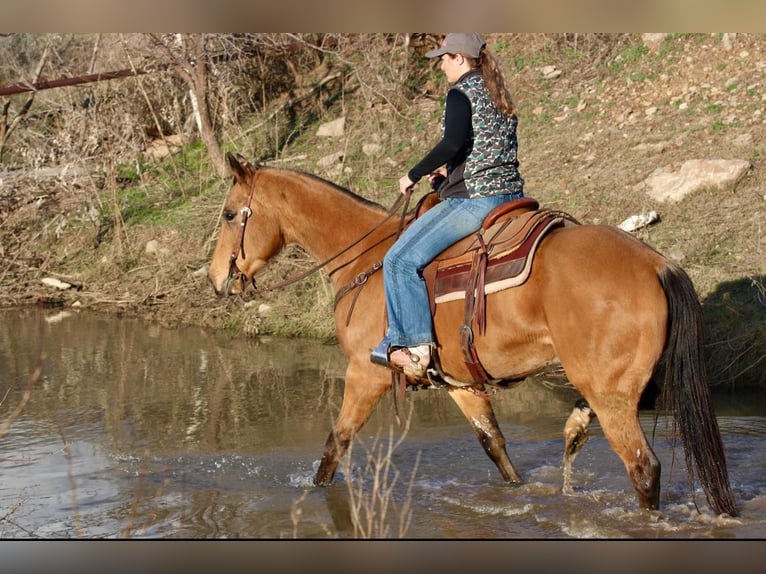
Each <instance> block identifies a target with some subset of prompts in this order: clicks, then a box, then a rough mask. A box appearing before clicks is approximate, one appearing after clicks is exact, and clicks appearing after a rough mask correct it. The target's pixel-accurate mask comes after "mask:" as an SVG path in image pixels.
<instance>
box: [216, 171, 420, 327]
mask: <svg viewBox="0 0 766 574" xmlns="http://www.w3.org/2000/svg"><path fill="white" fill-rule="evenodd" d="M257 177H258V170H257V169H255V170H254V172H253V175H252V177H251V178H250V192H249V194H248V198H247V204H246V205H245V206H243V207H241V208H240V210H239V213H240V215H241V221H240V222H239V239H238V241H237V243H236V246H235V248H234V250H233V251H232V253H231V256H230V257H229V275H228V276H227V277H226V282H225V284H224V285H225V293H229V292H230V290H231V285H232V283H234V282H235V281H240V282H241V284H242V291H244V290H245V287H246V286H247V283H248V282H250V283H251V284H252V286H253V289H257V288H258V287H257V285H256V281H255V276H253V277H248V276H247V274H246V273H245V272H244V271H242V270H241V269H240V268H239V266H238V265H237V259H239V256H240V255H242V259H244V258H245V229H246V227H247V222H248V220H249V218H250V216H251V215H252V214H253V210H252V208H251V207H250V205H251V204H252V202H253V195H254V193H255V180H256V178H257ZM411 196H412V189H409V190H407V191H406V192H405V193H402V194H399V196H398V197H397V198H396V201H395V202H394V204H393V205H392V206H391V207H390V209H389V210H388V212H387V214H386V217H385V218H384V219H383V220H382V221H380V222H379V223H377V224H376V225H375V226H373V227H372V228H371V229H369V230H368V231H367V232H365V233H364V234H363V235H362V236H361V237H359V238H357V239H356V240H354V241H353V242H352V243H351V244H349V245H347V246H346V247H344V248H343V249H341V250H340V251H338V252H337V253H335V255H333V256H332V257H329V258H327V259H325V260H324V261H322V262H321V263H317V264H316V265H314V266H313V267H311V268H310V269H308V270H306V271H304V272H302V273H299V274H298V275H296V276H294V277H289V278H288V279H286V280H284V281H281V282H280V283H278V284H276V285H272V286H270V287H267V288H261V289H262V290H265V291H274V290H276V289H281V288H282V287H285V286H287V285H291V284H292V283H296V282H297V281H300V280H301V279H305V278H306V277H308V276H309V275H311V274H312V273H315V272H316V271H319V270H320V269H322V268H323V267H325V266H326V265H327V264H328V263H330V262H332V261H334V260H335V259H337V258H338V257H340V256H341V255H343V254H344V253H346V252H347V251H349V250H350V249H352V248H353V247H355V246H356V245H358V244H359V243H360V242H361V241H363V240H364V239H366V238H367V237H369V236H370V234H372V233H373V232H375V231H376V230H377V229H379V228H380V227H382V226H383V224H385V223H386V222H387V221H388V220H389V219H391V217H393V216H394V215H396V213H397V212H398V211H399V208H400V207H401V206H402V204H404V207H403V209H402V214H401V217H400V219H399V227H398V229H397V232H396V237H398V236H399V235H400V234H401V232H402V230H403V229H404V220H405V218H406V216H407V207H408V205H409V202H410V197H411ZM382 267H383V262H382V261H380V262H376V263H375V264H374V265H373V266H372V267H371V268H370V269H368V270H367V271H363V272H362V273H359V274H358V275H357V276H356V277H354V279H353V280H352V281H351V283H349V285H346V286H344V287H342V288H341V289H340V291H339V292H338V296H336V298H335V304H336V305H337V303H338V300H339V299H340V298H341V297H342V296H343V295H345V294H346V293H348V292H349V291H351V290H353V289H354V288H356V287H361V286H362V285H364V284H365V283H366V282H367V279H368V278H369V276H370V275H372V274H373V273H375V272H376V271H378V270H379V269H381V268H382ZM352 308H353V305H352ZM349 315H350V312H349Z"/></svg>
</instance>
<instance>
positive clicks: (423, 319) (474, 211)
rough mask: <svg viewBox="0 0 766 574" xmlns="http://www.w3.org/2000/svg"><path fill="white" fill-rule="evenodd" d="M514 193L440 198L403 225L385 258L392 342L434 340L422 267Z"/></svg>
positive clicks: (404, 343) (474, 228)
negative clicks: (433, 204)
mask: <svg viewBox="0 0 766 574" xmlns="http://www.w3.org/2000/svg"><path fill="white" fill-rule="evenodd" d="M517 197H520V195H511V194H503V195H491V196H487V197H477V198H474V199H462V198H449V199H444V200H442V201H440V202H439V203H437V204H436V205H435V206H434V207H432V208H431V209H429V210H428V211H426V212H425V213H424V214H423V215H421V216H420V217H419V218H418V219H416V220H415V221H414V222H413V223H412V224H411V225H410V226H409V227H408V228H407V229H405V230H404V232H403V233H402V235H401V236H400V237H399V239H397V240H396V243H394V245H393V246H392V247H391V249H389V250H388V253H386V256H385V258H384V259H383V285H384V288H385V292H386V313H387V316H388V328H387V331H386V336H387V337H388V339H389V340H390V344H391V347H412V346H415V345H423V344H430V343H433V342H434V337H433V327H432V319H431V307H430V304H429V301H428V290H427V288H426V284H425V281H424V280H423V276H422V274H421V273H422V271H423V268H425V266H426V265H428V264H429V263H430V262H431V261H432V260H433V259H434V258H435V257H436V256H437V255H439V253H441V252H442V251H444V250H445V249H446V248H447V247H449V246H450V245H452V244H453V243H455V242H456V241H458V240H459V239H462V238H463V237H465V236H467V235H470V234H471V233H473V232H474V231H477V230H478V229H479V228H480V227H481V224H482V222H483V221H484V218H485V217H486V216H487V214H488V213H489V212H490V211H492V210H493V209H494V208H495V207H497V206H498V205H500V204H501V203H504V202H506V201H508V200H510V199H515V198H517Z"/></svg>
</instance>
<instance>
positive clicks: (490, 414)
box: [448, 387, 521, 483]
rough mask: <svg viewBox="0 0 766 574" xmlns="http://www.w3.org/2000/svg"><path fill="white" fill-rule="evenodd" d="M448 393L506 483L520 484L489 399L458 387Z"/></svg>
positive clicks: (451, 388) (450, 389)
mask: <svg viewBox="0 0 766 574" xmlns="http://www.w3.org/2000/svg"><path fill="white" fill-rule="evenodd" d="M448 392H449V395H450V397H452V400H454V401H455V403H456V404H457V406H458V407H459V408H460V410H461V411H462V412H463V414H464V415H465V417H466V418H467V419H468V422H469V423H471V426H472V427H473V429H474V430H475V431H476V435H477V436H478V438H479V442H480V443H481V446H482V447H484V451H485V452H486V453H487V455H488V456H489V458H490V459H492V462H494V463H495V465H496V466H497V469H498V470H499V471H500V474H502V475H503V478H504V479H505V480H506V481H508V482H517V483H519V482H521V477H519V475H518V473H517V472H516V469H514V468H513V465H512V464H511V459H510V458H508V452H507V451H506V449H505V437H504V436H503V433H502V431H501V430H500V426H499V425H498V424H497V418H495V412H494V410H493V409H492V403H490V402H489V398H487V396H485V395H482V394H476V393H473V392H472V391H470V390H468V389H462V388H458V387H450V388H449V389H448Z"/></svg>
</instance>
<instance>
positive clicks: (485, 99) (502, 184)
mask: <svg viewBox="0 0 766 574" xmlns="http://www.w3.org/2000/svg"><path fill="white" fill-rule="evenodd" d="M451 89H453V90H460V91H461V92H462V93H464V94H465V95H466V96H467V97H468V100H469V101H470V102H471V123H472V125H473V134H472V138H473V142H472V145H470V152H469V153H468V157H467V159H466V162H465V172H464V177H465V183H466V187H467V189H468V193H469V195H470V196H471V197H479V196H485V195H495V194H499V193H511V194H514V195H516V196H518V197H521V196H522V195H523V194H524V179H522V177H521V174H520V173H519V161H518V157H517V151H518V142H517V140H516V125H517V124H518V119H517V118H516V116H515V115H514V116H512V117H508V116H506V115H505V114H502V113H500V112H499V111H498V110H497V108H496V107H495V105H494V104H493V103H492V99H491V98H490V95H489V92H488V91H487V88H486V86H485V85H484V78H483V77H482V75H481V74H480V73H469V74H466V75H465V76H463V77H462V78H461V79H460V80H458V81H457V82H456V83H455V85H454V86H453V87H452V88H451Z"/></svg>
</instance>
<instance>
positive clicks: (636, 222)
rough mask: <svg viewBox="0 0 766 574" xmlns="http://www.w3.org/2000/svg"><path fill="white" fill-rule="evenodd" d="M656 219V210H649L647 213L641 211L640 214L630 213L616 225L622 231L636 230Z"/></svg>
mask: <svg viewBox="0 0 766 574" xmlns="http://www.w3.org/2000/svg"><path fill="white" fill-rule="evenodd" d="M658 220H659V216H658V215H657V212H656V211H650V212H649V213H642V214H640V215H631V216H630V217H628V218H627V219H626V220H625V221H623V222H622V223H620V225H618V226H617V227H619V228H620V229H622V230H623V231H636V230H637V229H641V228H642V227H646V226H647V225H650V224H651V223H654V222H655V221H658Z"/></svg>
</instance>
